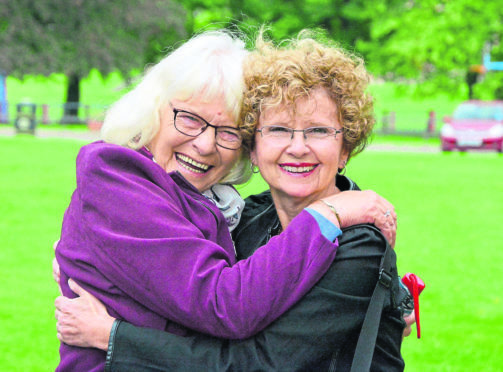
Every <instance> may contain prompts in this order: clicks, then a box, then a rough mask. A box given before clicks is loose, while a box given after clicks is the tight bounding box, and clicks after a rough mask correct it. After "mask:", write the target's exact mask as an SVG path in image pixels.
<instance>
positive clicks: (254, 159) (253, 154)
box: [250, 149, 257, 166]
mask: <svg viewBox="0 0 503 372" xmlns="http://www.w3.org/2000/svg"><path fill="white" fill-rule="evenodd" d="M250 160H251V163H252V166H256V165H257V150H256V149H253V150H251V152H250Z"/></svg>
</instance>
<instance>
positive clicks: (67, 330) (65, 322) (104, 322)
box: [55, 279, 115, 351]
mask: <svg viewBox="0 0 503 372" xmlns="http://www.w3.org/2000/svg"><path fill="white" fill-rule="evenodd" d="M68 285H69V286H70V289H71V290H72V291H73V292H75V293H76V294H77V295H79V296H80V297H76V298H73V299H70V298H67V297H63V296H59V297H58V298H56V301H55V306H56V319H57V325H56V329H57V331H58V339H59V340H60V341H62V342H64V343H65V344H68V345H72V346H80V347H95V348H97V349H101V350H103V351H106V350H107V349H108V341H109V338H110V331H111V330H112V325H113V323H114V320H115V319H114V318H112V317H111V316H110V315H108V313H107V310H106V308H105V306H104V305H103V304H102V303H101V302H100V301H99V300H98V299H97V298H96V297H94V296H93V295H92V294H90V293H89V292H87V291H85V290H84V289H83V288H82V287H80V286H79V285H78V284H77V283H75V282H74V281H73V280H71V279H70V280H69V281H68Z"/></svg>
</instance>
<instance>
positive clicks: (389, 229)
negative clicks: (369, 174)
mask: <svg viewBox="0 0 503 372" xmlns="http://www.w3.org/2000/svg"><path fill="white" fill-rule="evenodd" d="M323 200H325V201H326V202H328V203H330V204H332V205H333V206H334V207H335V209H336V210H337V213H338V214H339V218H340V222H341V228H343V227H348V226H352V225H357V224H361V223H371V224H374V225H376V226H377V228H378V229H380V230H381V232H382V233H383V235H384V236H385V237H386V239H387V240H388V241H389V243H390V245H391V246H392V247H394V246H395V239H396V226H397V225H396V219H397V215H396V213H395V208H394V207H393V204H391V203H390V202H389V201H387V200H386V199H384V198H383V197H382V196H380V195H378V194H377V193H375V192H374V191H371V190H365V191H343V192H340V193H338V194H335V195H331V196H329V197H326V198H323ZM317 205H322V203H319V204H317ZM325 208H326V209H328V207H325ZM325 212H326V213H327V211H325ZM326 213H324V214H326Z"/></svg>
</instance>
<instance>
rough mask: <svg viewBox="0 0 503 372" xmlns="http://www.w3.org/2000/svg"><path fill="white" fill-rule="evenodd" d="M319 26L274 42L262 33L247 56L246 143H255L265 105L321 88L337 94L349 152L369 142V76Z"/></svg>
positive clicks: (361, 64) (289, 100)
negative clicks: (253, 49) (325, 37)
mask: <svg viewBox="0 0 503 372" xmlns="http://www.w3.org/2000/svg"><path fill="white" fill-rule="evenodd" d="M322 39H323V38H322V37H321V35H320V34H319V33H317V32H315V31H309V30H304V31H302V32H301V33H300V34H299V35H298V37H297V38H296V39H293V40H289V41H287V42H285V43H282V44H280V45H279V46H275V45H274V44H273V43H272V42H270V41H267V40H265V39H264V36H263V32H261V33H260V34H259V36H258V38H257V40H256V50H255V51H254V52H252V53H251V54H250V55H249V56H248V58H247V59H246V61H245V68H244V79H245V85H246V89H245V94H244V99H243V106H242V110H241V115H240V127H241V129H242V132H243V137H244V139H245V140H244V147H245V148H246V149H247V150H248V151H250V150H251V149H253V146H254V142H253V139H254V134H255V129H256V127H257V125H258V121H259V117H260V113H261V112H262V110H264V109H266V108H271V107H277V106H280V105H283V104H291V103H294V102H295V101H296V100H297V99H299V98H301V97H306V96H308V95H309V94H310V92H312V91H313V90H314V89H316V88H319V87H323V88H325V89H326V90H327V91H328V93H329V95H330V96H331V97H332V98H333V100H334V102H335V103H336V105H337V108H338V111H339V118H338V119H339V121H340V123H341V125H342V128H343V146H344V149H345V150H346V151H347V152H348V154H349V157H351V156H354V155H356V154H358V153H359V152H361V151H362V150H363V149H364V148H365V146H366V145H367V143H368V140H369V136H370V134H371V132H372V128H373V126H374V123H375V118H374V112H373V99H372V97H371V96H370V95H369V94H367V93H366V89H367V86H368V83H369V81H370V76H369V74H368V73H367V71H366V69H365V66H364V62H363V60H362V59H361V58H359V57H357V56H355V55H353V54H351V53H349V52H347V51H345V50H344V49H343V48H341V47H339V46H338V45H336V44H334V43H333V42H330V41H328V40H326V39H325V40H322Z"/></svg>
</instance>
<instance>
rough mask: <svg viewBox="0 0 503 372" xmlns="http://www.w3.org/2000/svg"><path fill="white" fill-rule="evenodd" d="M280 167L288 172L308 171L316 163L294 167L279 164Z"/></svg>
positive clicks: (311, 169)
mask: <svg viewBox="0 0 503 372" xmlns="http://www.w3.org/2000/svg"><path fill="white" fill-rule="evenodd" d="M280 167H281V168H282V169H283V170H285V171H287V172H289V173H309V172H312V171H313V170H314V169H315V168H316V167H317V165H310V166H308V167H305V166H304V167H294V166H291V165H280Z"/></svg>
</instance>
